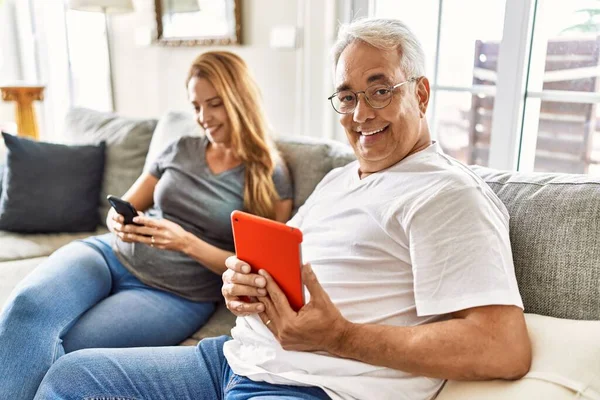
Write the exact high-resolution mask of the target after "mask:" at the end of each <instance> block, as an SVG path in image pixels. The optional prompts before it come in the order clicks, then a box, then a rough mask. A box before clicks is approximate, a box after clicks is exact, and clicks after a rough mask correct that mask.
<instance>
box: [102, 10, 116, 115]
mask: <svg viewBox="0 0 600 400" xmlns="http://www.w3.org/2000/svg"><path fill="white" fill-rule="evenodd" d="M102 13H103V14H104V34H105V35H106V48H107V53H108V72H109V73H108V79H109V86H110V108H111V109H112V111H115V81H114V78H113V66H112V55H111V52H112V50H111V45H110V31H109V29H108V24H109V23H108V13H107V10H106V7H102Z"/></svg>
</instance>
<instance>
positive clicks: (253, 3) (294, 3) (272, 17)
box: [110, 0, 322, 135]
mask: <svg viewBox="0 0 600 400" xmlns="http://www.w3.org/2000/svg"><path fill="white" fill-rule="evenodd" d="M309 1H310V0H309ZM302 2H303V0H243V1H242V3H243V8H242V35H243V45H241V46H223V47H220V49H225V50H229V51H232V52H235V53H237V54H239V55H240V56H241V57H243V58H244V60H245V61H246V62H247V63H248V65H249V67H250V69H251V70H252V72H253V74H254V77H255V79H256V80H257V82H258V85H259V87H260V88H261V90H262V93H263V99H264V103H265V106H266V112H267V115H268V117H269V119H270V121H271V123H272V125H273V128H274V130H275V132H276V133H278V134H279V135H288V134H293V133H299V132H297V128H296V124H295V119H296V118H297V115H298V113H297V106H298V105H297V100H296V90H297V88H296V83H297V80H296V75H297V65H298V61H297V58H298V55H299V52H300V50H299V49H289V50H276V49H272V48H270V47H269V35H270V31H271V28H272V27H273V26H275V25H296V24H297V22H298V18H299V12H300V13H301V12H302V9H301V8H300V7H299V5H300V4H299V3H302ZM321 2H322V0H317V2H316V3H315V4H318V3H321ZM135 6H136V12H135V13H132V14H125V15H117V16H113V17H112V18H111V26H110V27H111V40H112V42H111V45H112V48H113V52H112V57H113V58H112V60H113V77H114V85H115V106H116V111H117V112H118V113H120V114H123V115H127V116H133V117H159V116H160V115H162V114H163V113H165V112H166V111H169V110H183V111H191V106H190V104H189V103H188V101H187V98H186V91H185V86H184V80H185V77H186V74H187V70H188V68H189V65H190V63H191V62H192V60H193V59H194V58H195V56H197V55H198V54H200V53H201V52H203V51H207V50H213V49H215V47H205V46H204V47H201V46H198V47H163V46H160V45H156V44H153V45H150V46H138V45H136V43H135V36H136V32H137V33H139V30H140V29H144V28H146V29H151V28H154V27H155V20H154V0H137V1H135ZM319 61H320V60H319Z"/></svg>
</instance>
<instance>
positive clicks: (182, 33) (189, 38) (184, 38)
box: [154, 0, 242, 46]
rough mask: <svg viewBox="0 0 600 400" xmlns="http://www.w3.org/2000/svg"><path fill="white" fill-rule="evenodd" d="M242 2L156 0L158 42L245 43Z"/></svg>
mask: <svg viewBox="0 0 600 400" xmlns="http://www.w3.org/2000/svg"><path fill="white" fill-rule="evenodd" d="M240 3H241V1H240V0H154V5H155V11H156V33H157V35H156V40H157V42H158V43H159V44H163V45H167V46H201V45H228V44H241V41H242V38H241V32H242V16H241V4H240Z"/></svg>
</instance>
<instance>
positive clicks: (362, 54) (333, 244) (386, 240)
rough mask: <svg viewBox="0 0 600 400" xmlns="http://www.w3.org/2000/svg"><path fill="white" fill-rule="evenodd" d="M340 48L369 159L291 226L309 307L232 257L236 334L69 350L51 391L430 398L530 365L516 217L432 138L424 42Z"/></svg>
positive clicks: (395, 25)
mask: <svg viewBox="0 0 600 400" xmlns="http://www.w3.org/2000/svg"><path fill="white" fill-rule="evenodd" d="M334 56H335V57H334V66H335V82H336V85H337V90H336V93H334V94H333V95H332V96H331V98H330V99H331V101H332V105H333V107H334V109H335V110H336V111H337V112H338V113H340V115H341V118H340V122H341V124H342V125H343V126H344V128H345V130H346V134H347V136H348V140H349V142H350V144H351V145H352V147H353V148H354V151H355V153H356V156H357V158H358V160H357V161H356V162H354V163H351V164H349V165H347V166H346V167H343V168H340V169H337V170H334V171H332V172H331V173H329V174H328V175H327V176H326V177H325V178H324V179H323V181H322V182H321V183H320V184H319V185H318V187H317V188H316V189H315V191H314V193H313V194H312V195H311V197H310V198H309V199H308V200H307V202H306V204H305V205H304V206H303V207H302V208H301V209H300V210H299V212H298V214H297V215H296V216H295V217H294V218H293V219H292V220H291V221H290V222H289V224H290V225H293V226H296V227H299V228H300V229H301V230H302V231H303V233H304V243H303V248H302V250H303V256H304V258H305V260H306V261H308V262H309V263H310V264H307V265H305V266H304V267H303V271H302V274H303V279H304V283H305V285H306V287H307V289H308V292H309V293H308V294H309V296H307V297H309V299H308V300H307V304H306V305H305V306H304V307H303V308H302V309H301V310H300V311H299V312H294V311H293V310H292V309H291V308H290V306H289V304H288V302H287V300H286V298H285V295H283V293H282V292H281V290H280V289H279V288H278V287H277V285H276V284H275V282H274V281H273V280H272V279H271V277H270V276H269V275H268V274H267V273H266V272H264V271H261V272H260V274H251V273H250V272H249V271H250V267H249V266H248V265H246V264H245V263H244V262H243V260H237V259H235V258H230V259H228V261H227V266H228V268H229V270H228V271H227V272H226V273H225V274H224V275H223V281H224V284H223V294H224V296H225V299H226V302H227V306H228V307H229V309H230V310H232V311H233V312H234V313H236V314H237V315H238V316H240V318H238V320H237V324H236V327H235V328H234V329H233V330H232V337H233V339H232V340H228V339H229V338H217V339H209V340H204V341H202V342H201V343H200V344H199V345H198V347H197V348H196V350H195V351H194V350H189V349H185V348H183V349H167V350H165V349H150V350H148V349H144V350H136V349H134V350H118V351H117V350H115V351H112V352H111V351H106V350H103V351H97V350H92V351H87V352H86V351H82V352H80V353H81V354H80V355H76V353H74V355H67V356H66V357H64V360H59V362H58V363H57V364H55V367H53V369H52V370H51V371H50V372H49V373H48V375H47V376H46V378H45V380H44V382H43V383H42V387H41V389H40V392H39V393H38V395H39V398H46V397H44V396H48V397H51V396H55V397H53V398H62V397H61V396H64V397H68V396H69V395H72V396H75V395H76V394H86V395H89V394H92V393H93V394H94V395H96V394H97V395H98V396H100V395H102V396H122V397H126V398H130V397H132V398H155V397H159V398H160V396H159V395H158V393H161V394H162V396H165V397H166V398H200V399H213V398H225V399H234V398H235V399H251V398H260V399H268V398H273V399H275V398H277V399H281V398H288V399H324V398H329V397H331V398H335V399H354V398H356V399H429V398H432V397H433V396H435V394H436V393H437V391H438V390H439V389H440V387H441V385H442V383H443V380H444V379H491V378H505V379H516V378H519V377H521V376H523V375H524V374H525V373H526V372H527V371H528V369H529V366H530V363H531V349H530V343H529V339H528V335H527V329H526V326H525V321H524V317H523V311H522V302H521V298H520V296H519V292H518V288H517V283H516V279H515V275H514V267H513V263H512V256H511V250H510V242H509V236H508V214H507V212H506V209H505V208H504V206H503V205H502V203H501V202H500V201H499V199H498V198H497V197H496V196H495V195H494V194H493V192H492V191H491V190H490V189H489V188H488V187H487V186H486V185H485V183H483V182H482V181H481V180H480V179H479V178H478V177H477V176H476V175H475V174H474V173H472V172H471V171H470V170H469V169H468V168H466V167H465V166H463V165H461V164H460V163H458V162H457V161H455V160H453V159H452V158H450V157H447V156H446V155H444V154H443V153H442V151H441V150H440V148H439V146H438V145H437V144H435V143H432V142H431V139H430V133H429V128H428V126H427V121H426V119H425V112H426V110H427V106H428V101H429V94H430V89H429V83H428V81H427V78H425V77H424V76H423V74H424V67H423V52H422V50H421V47H420V45H419V43H418V41H417V40H416V38H415V37H414V36H413V35H412V33H411V32H410V31H408V29H406V27H405V26H404V25H403V24H402V23H400V22H399V21H393V20H361V21H357V22H354V23H352V24H350V25H349V26H346V27H343V28H342V29H341V31H340V34H339V38H338V43H337V44H336V46H335V48H334ZM240 296H250V297H252V298H255V301H253V302H250V303H246V302H243V301H241V298H240ZM69 357H70V358H69ZM61 361H62V363H61ZM69 379H70V380H72V381H76V382H78V389H72V388H69V386H72V385H70V384H69V382H66V381H68V380H69Z"/></svg>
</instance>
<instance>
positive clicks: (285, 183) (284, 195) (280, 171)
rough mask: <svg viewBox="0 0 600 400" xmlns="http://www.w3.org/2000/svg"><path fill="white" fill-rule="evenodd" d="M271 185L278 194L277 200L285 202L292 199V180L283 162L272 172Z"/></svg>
mask: <svg viewBox="0 0 600 400" xmlns="http://www.w3.org/2000/svg"><path fill="white" fill-rule="evenodd" d="M273 183H274V184H275V190H277V194H279V200H287V199H293V198H294V188H293V186H292V178H291V177H290V172H289V170H288V168H287V166H286V165H285V163H284V162H283V161H281V162H279V163H277V165H275V170H274V171H273Z"/></svg>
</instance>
